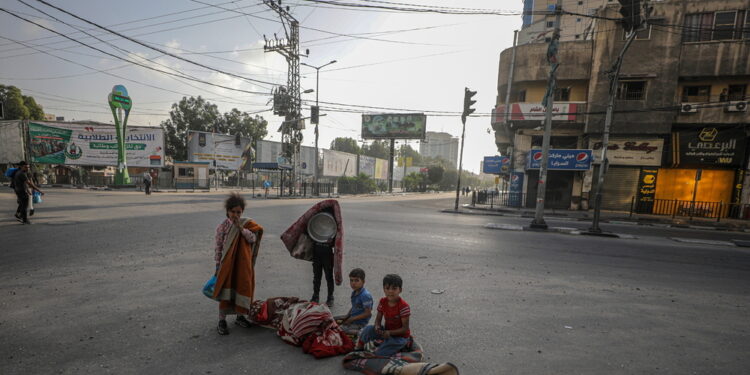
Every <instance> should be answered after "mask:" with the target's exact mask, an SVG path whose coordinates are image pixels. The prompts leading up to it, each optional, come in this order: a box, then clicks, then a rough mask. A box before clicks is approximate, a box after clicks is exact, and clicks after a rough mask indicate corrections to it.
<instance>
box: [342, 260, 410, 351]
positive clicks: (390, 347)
mask: <svg viewBox="0 0 750 375" xmlns="http://www.w3.org/2000/svg"><path fill="white" fill-rule="evenodd" d="M402 285H403V281H402V280H401V277H400V276H399V275H394V274H390V275H386V276H385V277H384V278H383V292H384V293H385V297H383V298H381V299H380V302H379V303H378V315H377V316H376V317H375V325H369V326H367V327H365V328H364V329H363V330H362V333H361V334H360V336H359V340H358V342H357V347H356V348H355V350H361V349H362V346H363V345H364V344H365V343H367V342H370V341H372V340H376V339H382V340H384V341H383V343H382V344H380V345H379V346H378V348H377V349H376V350H375V354H376V355H379V356H384V357H390V356H393V355H394V354H396V353H398V352H399V351H401V349H403V348H404V347H405V346H406V345H407V344H408V343H409V338H410V337H411V331H410V330H409V317H410V316H411V310H410V309H409V304H408V303H406V301H404V299H403V298H401V290H402V289H401V288H402ZM383 318H385V327H383V326H382V324H381V323H382V321H383Z"/></svg>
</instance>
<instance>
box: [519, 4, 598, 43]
mask: <svg viewBox="0 0 750 375" xmlns="http://www.w3.org/2000/svg"><path fill="white" fill-rule="evenodd" d="M611 2H612V0H563V2H562V7H563V9H564V10H566V11H568V12H570V13H575V14H565V15H563V16H562V18H561V22H560V28H561V33H560V40H561V41H564V42H567V41H576V40H591V39H592V37H593V35H594V32H593V31H594V27H595V25H596V22H597V19H595V18H591V17H586V16H585V15H593V14H596V12H597V11H598V10H599V9H600V8H601V7H603V6H605V5H606V4H607V3H611ZM555 4H557V0H524V1H523V10H524V11H525V12H526V11H530V12H534V14H533V15H525V16H523V25H522V26H521V30H520V31H519V33H518V44H519V45H521V44H528V43H545V42H548V41H549V39H550V38H551V37H552V32H553V31H554V29H555V15H554V14H553V13H552V12H553V11H554V10H555ZM545 13H549V14H545Z"/></svg>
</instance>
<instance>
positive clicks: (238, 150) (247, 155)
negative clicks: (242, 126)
mask: <svg viewBox="0 0 750 375" xmlns="http://www.w3.org/2000/svg"><path fill="white" fill-rule="evenodd" d="M250 145H251V144H250V138H240V143H239V144H237V137H235V136H233V135H225V134H213V133H208V132H198V131H192V130H191V131H190V132H188V161H191V162H209V163H211V165H212V166H213V161H214V159H215V160H216V168H217V169H222V170H231V171H236V170H240V169H243V168H244V167H245V165H247V163H248V162H249V160H250V159H252V148H251V147H250ZM214 147H215V148H214ZM214 150H215V151H214ZM214 152H215V153H214Z"/></svg>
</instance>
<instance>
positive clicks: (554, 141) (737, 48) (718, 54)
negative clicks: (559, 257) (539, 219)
mask: <svg viewBox="0 0 750 375" xmlns="http://www.w3.org/2000/svg"><path fill="white" fill-rule="evenodd" d="M650 5H651V6H653V11H652V13H651V15H650V18H649V23H648V25H647V26H646V27H644V28H642V30H640V31H639V32H638V36H637V38H636V39H635V40H634V41H633V43H632V45H631V46H630V49H629V50H628V51H627V53H626V55H625V58H624V60H623V65H622V70H621V73H620V76H619V79H620V81H619V85H618V88H617V90H616V91H617V94H616V100H615V114H614V118H613V122H612V128H611V138H610V144H609V148H608V158H607V159H608V161H609V169H608V171H607V176H606V180H605V183H604V185H603V192H604V201H603V203H602V207H603V208H607V209H629V208H630V206H631V203H633V204H634V206H635V207H636V209H637V210H638V211H640V212H643V213H664V212H661V211H664V210H680V209H681V208H680V206H679V204H680V203H679V202H680V201H691V200H693V195H694V192H695V200H696V201H699V202H700V201H704V202H723V203H727V202H732V203H749V202H748V201H749V200H748V195H750V193H748V191H747V190H748V189H745V190H746V191H745V192H743V191H742V187H743V186H747V183H748V182H750V181H745V179H746V178H745V176H746V173H745V171H746V168H747V156H748V153H746V143H747V140H748V139H747V130H748V128H749V126H748V125H749V123H750V112H748V109H747V104H748V94H747V91H748V84H749V83H750V2H748V1H742V0H664V1H651V2H650ZM563 9H564V8H563ZM595 14H596V16H597V18H596V23H595V24H594V25H593V28H592V30H593V31H592V39H591V40H580V39H577V40H564V41H561V42H560V44H559V50H558V59H559V62H560V66H559V69H558V71H557V77H558V82H557V89H556V91H555V95H554V99H555V102H554V107H553V111H554V112H553V113H557V114H555V115H554V116H553V121H552V129H553V130H552V138H551V148H553V149H592V150H594V151H595V152H594V155H595V159H596V158H598V155H599V154H600V152H601V137H602V131H603V127H604V126H603V125H604V119H605V116H604V112H605V110H606V105H607V102H608V92H609V83H610V81H609V78H608V75H607V72H608V71H609V70H610V69H611V66H612V64H613V62H614V60H615V58H616V57H617V55H618V53H619V52H620V50H621V48H622V46H623V45H624V43H625V32H624V31H623V28H622V27H621V25H620V24H619V23H618V22H617V21H614V20H611V19H617V18H619V17H620V14H619V4H618V3H617V2H607V3H606V4H605V5H603V6H602V7H601V8H600V9H599V10H598V11H597V12H596V13H595ZM512 52H513V51H512V48H510V49H507V50H505V51H503V52H502V54H501V57H500V66H499V76H498V103H497V107H496V109H495V112H496V116H495V117H493V120H492V124H493V128H494V129H495V131H496V133H495V137H496V143H497V145H498V149H499V151H500V152H501V153H503V154H505V153H506V152H507V151H508V150H509V147H508V146H513V147H512V150H514V152H513V160H514V162H513V169H514V170H515V171H516V173H517V174H518V175H519V176H516V177H515V179H516V180H518V178H519V177H520V178H523V179H524V183H523V192H524V193H526V194H527V197H526V203H527V205H529V206H533V204H534V202H535V200H536V199H535V198H536V184H535V183H534V182H535V181H537V180H538V178H537V176H538V171H537V170H533V169H527V168H526V164H527V163H526V162H527V157H528V155H529V150H531V149H535V148H541V143H542V134H543V131H542V129H543V123H542V120H543V118H544V111H545V109H544V107H543V106H542V105H541V102H542V99H543V96H544V94H545V92H546V89H547V79H548V74H549V73H548V72H549V66H548V64H547V62H546V52H547V45H546V44H540V43H529V44H524V45H519V46H517V47H516V58H515V63H514V64H512V61H511V60H512ZM511 65H513V66H514V69H513V77H514V78H513V80H512V82H511V85H510V87H511V90H510V101H509V106H508V107H509V109H508V110H509V111H510V119H509V121H508V122H507V123H506V122H505V118H504V113H505V96H506V90H507V88H508V77H509V73H510V66H511ZM598 162H599V161H598V160H596V162H595V167H594V168H593V169H591V170H588V171H584V172H581V171H557V170H551V171H550V175H549V178H548V181H547V196H546V201H547V206H551V207H558V208H572V209H587V208H589V206H591V203H590V198H591V194H592V192H593V191H594V189H595V185H596V180H597V179H596V178H595V177H596V176H597V175H598V168H599V167H598V165H599V163H598ZM696 180H698V182H696ZM530 181H531V182H532V183H529V182H530ZM668 201H672V202H677V203H675V204H673V205H665V204H662V203H664V202H668ZM714 214H719V213H714ZM720 214H721V215H724V214H725V213H720Z"/></svg>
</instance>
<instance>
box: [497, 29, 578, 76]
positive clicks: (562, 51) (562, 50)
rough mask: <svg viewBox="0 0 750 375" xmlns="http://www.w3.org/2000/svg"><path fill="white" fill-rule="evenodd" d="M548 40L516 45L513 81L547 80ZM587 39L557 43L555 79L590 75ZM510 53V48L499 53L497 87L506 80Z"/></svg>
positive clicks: (511, 51)
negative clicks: (557, 62)
mask: <svg viewBox="0 0 750 375" xmlns="http://www.w3.org/2000/svg"><path fill="white" fill-rule="evenodd" d="M547 47H548V45H547V43H532V44H525V45H521V46H518V47H516V64H515V67H514V72H513V75H514V78H513V82H527V81H547V78H548V77H549V63H548V62H547ZM591 47H592V43H591V41H590V40H587V41H574V42H560V46H559V49H558V58H559V61H560V67H559V68H558V70H557V79H558V80H588V79H589V77H590V75H591ZM512 56H513V48H508V49H506V50H504V51H503V52H502V53H501V54H500V67H499V75H498V77H499V80H498V87H501V86H504V85H506V84H507V83H508V70H509V69H510V63H511V60H512Z"/></svg>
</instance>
